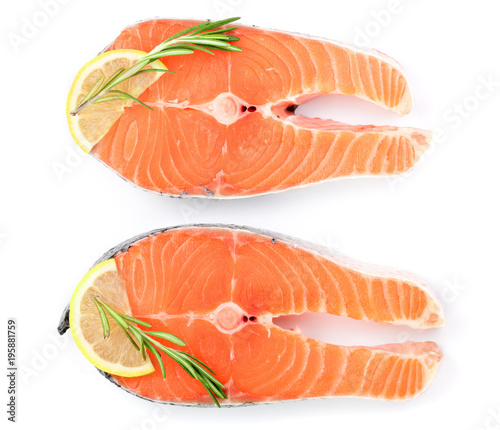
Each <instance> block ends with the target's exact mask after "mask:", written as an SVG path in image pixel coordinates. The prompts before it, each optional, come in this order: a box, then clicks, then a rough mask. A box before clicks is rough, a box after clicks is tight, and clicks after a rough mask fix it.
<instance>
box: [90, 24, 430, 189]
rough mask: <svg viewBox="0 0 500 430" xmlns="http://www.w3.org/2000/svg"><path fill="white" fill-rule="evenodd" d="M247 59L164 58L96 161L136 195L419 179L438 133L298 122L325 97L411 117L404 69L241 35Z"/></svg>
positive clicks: (125, 44)
mask: <svg viewBox="0 0 500 430" xmlns="http://www.w3.org/2000/svg"><path fill="white" fill-rule="evenodd" d="M197 23H199V21H188V20H172V19H154V20H150V21H145V22H141V23H138V24H136V25H133V26H131V27H128V28H127V29H125V30H124V31H122V33H121V34H120V35H119V36H118V37H117V38H116V39H115V40H114V42H113V43H112V44H111V45H110V46H109V47H108V50H114V49H137V50H142V51H146V52H149V51H150V50H152V49H153V48H154V47H155V46H156V45H158V44H159V43H161V42H162V41H163V40H165V39H167V38H168V37H169V36H172V35H173V34H175V33H177V32H179V31H181V30H183V29H186V28H188V27H190V26H192V25H195V24H197ZM229 34H231V35H234V36H237V37H239V38H240V40H239V41H238V42H235V45H237V46H239V47H241V49H242V52H225V51H215V55H213V56H211V55H208V54H207V53H205V52H200V51H196V52H195V53H194V54H192V55H184V56H177V57H167V58H162V59H161V61H163V62H164V63H165V65H166V66H167V67H168V68H169V69H170V70H172V71H174V72H176V74H175V75H172V74H164V75H163V76H162V77H161V78H160V79H159V80H158V81H157V82H155V83H154V84H152V85H151V86H150V87H149V88H148V89H147V90H146V91H145V92H144V93H143V94H142V95H141V96H140V97H139V99H140V100H141V101H142V102H144V103H146V104H148V105H149V106H151V107H152V108H153V109H154V110H153V111H150V110H148V109H145V108H144V107H142V106H140V105H139V104H137V103H135V104H133V105H132V106H130V107H126V108H125V110H124V112H123V114H122V115H121V116H120V117H119V119H118V120H117V121H116V122H115V123H114V125H113V126H112V128H111V129H110V130H109V131H108V133H107V134H106V135H105V136H104V137H103V138H102V139H101V140H100V141H99V142H98V143H97V144H96V145H95V146H94V148H93V149H92V151H91V153H92V154H93V155H94V156H95V157H97V158H98V159H99V160H101V161H102V162H103V163H105V164H106V165H108V166H109V167H110V168H111V169H112V170H114V171H115V172H117V173H118V174H119V175H120V176H122V177H123V178H125V179H126V180H128V181H130V182H131V183H133V184H135V185H137V186H139V187H141V188H144V189H146V190H150V191H154V192H158V193H162V194H168V195H172V196H182V197H187V196H203V197H213V198H228V197H244V196H251V195H256V194H266V193H271V192H277V191H282V190H286V189H289V188H294V187H302V186H306V185H309V184H313V183H318V182H322V181H327V180H332V179H336V178H345V177H354V176H366V175H375V176H380V175H395V174H400V173H403V172H406V171H408V170H410V169H411V168H412V167H413V166H414V165H415V163H416V162H417V161H418V160H419V158H420V157H421V155H422V154H423V153H424V151H425V150H426V149H427V148H428V146H429V143H430V139H431V133H430V132H428V131H425V130H420V129H416V128H410V127H402V128H398V127H392V126H373V125H347V124H343V123H340V122H337V121H333V120H323V119H319V118H308V117H305V116H303V115H300V114H296V113H295V109H296V108H297V106H298V105H300V104H301V103H304V102H306V101H308V100H311V99H313V98H315V97H318V96H320V95H323V94H342V95H350V96H355V97H358V98H361V99H364V100H368V101H370V102H373V103H375V104H377V105H379V106H381V107H383V108H385V109H388V110H390V111H393V112H395V113H397V114H399V115H404V114H406V113H408V112H409V111H410V109H411V107H412V99H411V95H410V90H409V86H408V83H407V80H406V78H405V76H404V75H403V73H402V71H401V69H400V67H399V66H398V65H397V63H396V62H394V61H393V60H392V59H390V58H389V57H386V56H384V55H382V54H380V53H378V52H376V51H363V50H360V49H357V48H354V47H350V46H346V45H342V44H338V43H334V42H329V41H326V40H323V39H319V38H313V37H308V36H301V35H296V34H290V33H284V32H277V31H270V30H263V29H258V28H254V27H245V26H239V27H238V28H237V29H236V30H234V31H231V32H230V33H229Z"/></svg>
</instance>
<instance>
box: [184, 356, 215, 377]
mask: <svg viewBox="0 0 500 430" xmlns="http://www.w3.org/2000/svg"><path fill="white" fill-rule="evenodd" d="M182 353H183V354H184V355H187V356H188V357H191V358H192V359H193V360H195V361H197V362H198V363H199V364H201V365H202V366H203V367H205V369H207V370H209V371H210V372H212V373H213V374H214V375H215V372H214V371H213V370H212V369H211V368H210V367H208V366H207V365H206V364H205V363H203V361H201V360H198V359H197V358H196V357H195V356H194V355H191V354H190V353H189V352H185V351H182Z"/></svg>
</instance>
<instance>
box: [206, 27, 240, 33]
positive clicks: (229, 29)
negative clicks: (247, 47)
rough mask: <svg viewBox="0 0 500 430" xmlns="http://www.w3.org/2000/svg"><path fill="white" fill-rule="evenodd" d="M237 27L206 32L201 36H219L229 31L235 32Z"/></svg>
mask: <svg viewBox="0 0 500 430" xmlns="http://www.w3.org/2000/svg"><path fill="white" fill-rule="evenodd" d="M237 28H238V27H236V26H234V27H228V28H221V29H220V30H212V31H207V32H205V33H203V34H220V33H227V32H229V31H233V30H236V29H237Z"/></svg>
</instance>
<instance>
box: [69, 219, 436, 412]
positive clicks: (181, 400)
mask: <svg viewBox="0 0 500 430" xmlns="http://www.w3.org/2000/svg"><path fill="white" fill-rule="evenodd" d="M110 258H114V259H115V261H116V265H117V268H118V273H119V276H120V278H121V282H122V287H123V288H125V291H126V293H127V296H128V300H129V302H130V308H131V311H132V314H133V316H134V317H137V318H140V319H142V320H143V321H146V322H149V323H150V324H152V326H153V328H152V330H156V331H165V332H168V333H172V334H174V335H176V336H179V337H180V338H181V339H183V340H184V341H185V342H186V344H187V347H185V348H184V350H186V351H188V352H189V353H191V354H193V355H194V356H195V357H197V358H199V359H200V360H202V361H203V362H204V363H207V364H208V365H209V366H210V367H211V368H212V369H214V371H215V372H216V375H217V378H218V380H219V381H221V382H222V383H223V384H224V385H225V391H226V394H227V396H228V399H227V400H223V401H222V403H221V404H222V405H238V404H243V403H261V402H263V403H268V402H275V401H281V400H297V399H308V398H325V397H335V396H356V397H366V398H375V399H383V400H403V399H411V398H413V397H415V396H417V395H418V394H420V393H422V392H423V391H424V390H425V389H426V388H427V387H428V385H429V384H430V383H431V381H432V379H433V377H434V375H435V374H436V372H437V369H438V366H439V363H440V360H441V352H440V350H439V348H438V346H437V345H436V344H435V343H433V342H405V343H400V344H387V345H380V346H375V347H365V346H340V345H332V344H327V343H324V342H321V341H318V340H315V339H310V338H308V337H306V336H304V335H303V334H301V333H300V332H299V331H296V330H286V329H283V328H281V327H279V326H277V325H275V324H273V318H275V317H278V316H281V315H290V314H302V313H304V312H323V313H328V314H332V315H340V316H345V317H350V318H354V319H357V320H365V321H375V322H378V323H385V324H402V325H406V326H408V327H412V328H431V327H440V326H442V325H443V324H444V316H443V312H442V309H441V306H440V305H439V303H438V302H437V301H436V299H435V298H434V296H433V295H432V293H431V292H430V291H429V290H428V289H427V288H426V287H425V285H424V283H423V282H422V281H420V280H418V279H417V278H415V277H414V276H412V275H409V274H407V273H404V272H400V271H395V270H391V269H383V268H380V267H375V266H368V265H362V264H360V263H357V262H353V261H351V260H348V259H347V258H345V257H340V256H336V255H334V254H332V253H331V251H329V250H327V249H322V248H318V247H315V246H314V245H310V244H307V243H303V242H298V241H297V240H295V239H291V238H288V237H284V236H279V235H274V234H272V233H269V232H263V231H257V230H250V229H247V228H244V227H235V226H218V225H214V226H207V225H203V226H196V225H195V226H184V227H175V228H171V229H168V230H157V231H153V232H150V233H148V234H146V235H144V236H141V237H136V238H133V239H132V240H130V241H127V242H125V243H123V244H121V245H119V246H117V247H116V248H114V249H112V250H110V251H109V252H108V253H106V254H105V255H104V256H103V257H102V258H101V260H100V261H104V260H108V259H110ZM66 318H67V315H66ZM67 328H68V324H67V319H66V321H65V320H64V318H63V322H62V323H61V327H60V332H61V333H63V332H64V331H65V330H66V329H67ZM177 348H179V347H177ZM163 361H164V365H165V368H166V373H167V378H166V379H163V377H162V375H161V372H160V371H159V370H158V363H156V362H155V368H156V371H155V372H153V373H151V374H149V375H146V376H141V377H132V378H125V377H118V376H113V375H108V374H106V376H107V377H108V378H109V379H110V380H111V381H113V382H114V383H116V384H117V385H119V386H120V387H122V388H124V389H125V390H127V391H129V392H131V393H133V394H135V395H137V396H140V397H143V398H146V399H150V400H155V401H160V402H168V403H177V404H190V405H210V404H212V400H211V399H210V397H209V396H208V394H207V393H206V391H205V390H204V388H203V387H202V385H201V384H200V383H199V381H197V380H195V379H193V378H191V377H190V376H189V375H188V374H187V373H186V372H185V371H184V370H182V369H181V368H180V366H179V365H178V364H177V363H175V362H174V361H173V360H172V359H170V358H168V357H165V356H164V357H163Z"/></svg>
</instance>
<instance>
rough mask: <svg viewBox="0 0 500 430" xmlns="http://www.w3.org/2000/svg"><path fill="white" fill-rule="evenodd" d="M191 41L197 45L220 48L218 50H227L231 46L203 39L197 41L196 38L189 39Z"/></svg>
mask: <svg viewBox="0 0 500 430" xmlns="http://www.w3.org/2000/svg"><path fill="white" fill-rule="evenodd" d="M189 41H190V42H192V43H197V44H198V45H203V46H214V47H218V48H226V47H228V46H231V45H229V43H227V42H221V41H220V40H213V39H206V38H201V37H200V38H198V39H196V38H193V39H189Z"/></svg>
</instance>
